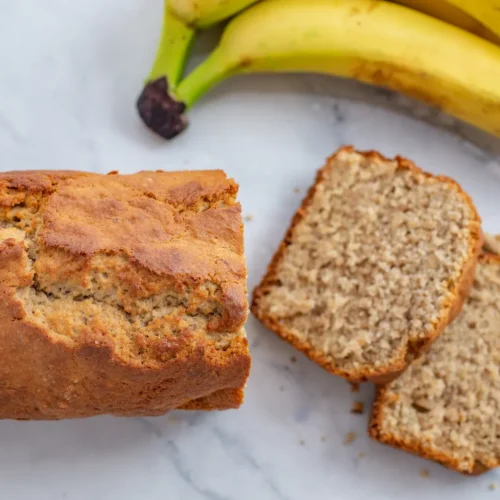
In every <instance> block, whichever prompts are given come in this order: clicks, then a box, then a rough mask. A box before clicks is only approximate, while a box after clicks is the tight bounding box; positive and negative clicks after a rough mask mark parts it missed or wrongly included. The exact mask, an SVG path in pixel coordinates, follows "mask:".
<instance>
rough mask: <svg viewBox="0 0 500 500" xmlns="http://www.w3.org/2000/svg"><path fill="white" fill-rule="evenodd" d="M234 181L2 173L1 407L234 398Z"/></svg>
mask: <svg viewBox="0 0 500 500" xmlns="http://www.w3.org/2000/svg"><path fill="white" fill-rule="evenodd" d="M237 191H238V186H237V184H236V183H235V182H234V181H232V180H230V179H227V178H226V176H225V174H224V173H223V172H221V171H209V172H168V173H166V172H141V173H138V174H135V175H118V174H116V173H112V174H109V175H98V174H87V173H80V172H62V171H54V172H42V171H38V172H37V171H33V172H9V173H3V174H0V226H1V229H0V299H1V300H0V357H1V358H2V363H0V418H15V419H60V418H71V417H86V416H91V415H98V414H105V413H110V414H114V415H159V414H162V413H164V412H166V411H168V410H170V409H174V408H185V409H207V410H212V409H225V408H235V407H238V406H239V405H240V404H241V401H242V397H243V388H244V385H245V381H246V379H247V376H248V372H249V367H250V357H249V353H248V344H247V340H246V337H245V332H244V329H243V326H244V323H245V320H246V317H247V291H246V266H245V260H244V254H243V225H242V221H241V214H240V205H239V204H238V203H237V202H236V195H237Z"/></svg>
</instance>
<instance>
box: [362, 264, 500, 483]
mask: <svg viewBox="0 0 500 500" xmlns="http://www.w3.org/2000/svg"><path fill="white" fill-rule="evenodd" d="M499 415H500V257H498V256H495V257H493V256H485V257H483V258H482V259H481V263H480V265H479V266H478V269H477V275H476V280H475V282H474V286H473V288H472V290H471V293H470V296H469V298H468V299H467V302H466V304H465V306H464V308H463V311H462V313H461V314H460V316H459V317H458V318H457V319H456V320H455V321H454V322H453V323H452V324H451V325H450V326H449V327H448V328H447V329H446V330H445V332H444V333H443V335H441V336H440V338H439V339H438V340H437V341H436V342H435V343H434V344H433V345H432V347H431V348H430V349H429V352H428V353H427V354H426V355H425V356H422V357H421V358H420V359H418V360H416V361H415V362H414V363H413V364H412V365H410V367H409V368H408V370H406V371H405V372H404V373H403V374H402V375H401V377H399V378H398V379H397V380H395V381H393V382H391V383H390V384H389V385H387V386H386V387H384V388H382V389H381V390H380V391H379V395H378V397H377V400H376V402H375V410H374V414H373V417H372V426H371V434H372V436H373V437H375V438H376V439H379V440H380V441H382V442H385V443H389V444H393V445H395V446H399V447H402V448H405V449H408V450H410V451H413V452H416V453H418V454H421V455H423V456H425V457H427V458H431V459H434V460H437V461H439V462H441V463H443V464H445V465H447V466H449V467H452V468H454V469H457V470H458V471H460V472H463V473H468V474H473V473H478V472H482V471H484V470H486V469H490V468H492V467H496V466H498V465H500V418H499Z"/></svg>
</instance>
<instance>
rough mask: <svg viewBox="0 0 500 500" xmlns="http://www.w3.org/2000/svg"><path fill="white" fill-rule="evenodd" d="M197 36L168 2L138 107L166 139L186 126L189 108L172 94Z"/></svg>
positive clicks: (150, 124) (147, 122) (146, 123)
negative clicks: (154, 54) (152, 62)
mask: <svg viewBox="0 0 500 500" xmlns="http://www.w3.org/2000/svg"><path fill="white" fill-rule="evenodd" d="M195 33H196V31H195V29H194V28H192V27H191V26H188V25H187V24H185V23H184V22H182V21H181V20H180V19H179V18H178V17H177V16H176V15H175V14H174V13H173V12H172V11H171V10H170V8H169V7H168V2H167V1H166V0H165V12H164V16H163V29H162V35H161V41H160V44H159V46H158V52H157V54H156V58H155V62H154V65H153V68H152V70H151V73H150V74H149V77H148V79H147V81H146V83H145V85H144V89H143V90H142V92H141V95H140V96H139V97H138V99H137V104H136V106H137V111H138V112H139V116H140V117H141V119H142V121H143V122H144V124H145V125H146V126H147V127H148V128H149V129H151V130H152V131H153V132H155V133H156V134H158V135H160V136H162V137H164V138H165V139H171V138H172V137H174V136H176V135H177V134H179V133H180V132H182V131H183V130H184V129H185V128H186V126H187V121H186V118H185V117H184V110H185V108H186V107H185V105H184V104H183V103H182V102H180V101H178V100H177V99H176V98H175V97H174V96H173V92H174V90H175V88H176V86H177V84H178V83H179V81H180V79H181V78H182V75H183V73H184V68H185V65H186V60H187V58H188V55H189V51H190V48H191V44H192V42H193V39H194V35H195Z"/></svg>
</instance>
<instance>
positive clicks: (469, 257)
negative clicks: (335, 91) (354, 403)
mask: <svg viewBox="0 0 500 500" xmlns="http://www.w3.org/2000/svg"><path fill="white" fill-rule="evenodd" d="M480 245H481V231H480V219H479V217H478V215H477V212H476V210H475V208H474V206H473V204H472V202H471V200H470V199H469V197H468V196H467V195H466V194H465V193H464V192H463V191H462V190H461V189H460V187H459V186H458V185H457V184H456V183H455V182H453V181H452V180H450V179H447V178H443V177H434V176H432V175H430V174H427V173H424V172H422V171H421V170H420V169H418V168H417V167H415V166H414V165H413V164H412V163H411V162H409V161H407V160H404V159H402V158H396V159H394V160H388V159H386V158H384V157H382V156H381V155H379V154H378V153H374V152H369V153H358V152H355V151H354V150H353V149H352V148H342V149H341V150H340V151H339V152H337V154H335V155H334V156H333V157H331V158H330V159H329V160H328V162H327V164H326V166H325V167H324V168H323V169H321V170H320V171H319V173H318V176H317V179H316V183H315V185H314V186H313V187H312V188H311V190H310V192H309V194H308V196H307V198H306V199H305V201H304V203H303V205H302V207H301V208H300V210H299V211H298V212H297V214H296V216H295V218H294V219H293V221H292V225H291V228H290V229H289V231H288V233H287V235H286V237H285V240H284V241H283V243H282V244H281V246H280V248H279V250H278V252H277V254H276V255H275V257H274V259H273V261H272V263H271V265H270V267H269V269H268V273H267V275H266V276H265V278H264V279H263V281H262V283H261V285H260V286H259V287H257V289H256V291H255V294H254V300H253V304H252V311H253V313H254V314H255V315H256V316H257V317H258V318H259V319H260V320H261V321H262V322H263V323H264V324H265V325H267V326H268V327H269V328H270V329H271V330H273V331H275V332H276V333H278V334H279V335H281V336H282V337H283V338H285V339H286V340H288V341H289V342H291V343H292V344H294V345H295V346H296V347H297V348H298V349H300V350H302V351H304V352H306V353H307V354H308V355H309V356H310V357H311V358H312V359H314V360H315V361H317V362H318V363H320V364H321V365H322V366H324V367H325V368H326V369H327V370H329V371H331V372H332V373H335V374H338V375H341V376H344V377H346V378H347V379H349V380H352V381H360V380H366V379H376V378H377V377H383V376H386V375H391V374H395V373H397V372H399V371H400V370H402V369H403V368H404V367H405V366H406V365H407V363H408V362H409V361H410V360H411V359H412V358H413V357H414V356H416V355H417V354H418V352H419V351H420V350H421V349H422V348H423V347H424V346H425V345H427V344H429V343H430V342H431V341H432V340H433V339H434V338H435V337H436V336H437V335H439V333H440V332H441V331H442V329H443V328H444V327H445V325H446V324H447V323H448V322H449V320H450V319H451V318H452V317H453V315H455V314H456V313H457V312H458V311H459V309H460V304H461V301H462V300H463V295H464V291H465V289H466V288H467V284H468V283H469V282H470V281H471V279H470V276H471V275H472V273H473V271H474V266H475V262H476V260H477V255H478V253H479V250H480Z"/></svg>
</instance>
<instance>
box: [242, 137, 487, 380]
mask: <svg viewBox="0 0 500 500" xmlns="http://www.w3.org/2000/svg"><path fill="white" fill-rule="evenodd" d="M344 152H349V153H353V152H356V153H358V154H360V155H362V156H364V157H365V158H372V159H374V160H379V161H396V162H397V163H398V169H406V170H410V171H411V172H413V173H415V174H422V175H424V176H425V177H429V178H436V179H439V180H441V181H443V182H447V183H449V184H453V185H454V186H456V188H457V189H458V191H459V193H460V194H461V195H462V196H463V197H464V200H465V201H466V203H468V204H469V205H470V207H471V208H472V212H473V213H474V214H475V220H476V222H477V225H476V227H477V230H473V231H472V238H473V241H472V243H473V244H472V245H471V247H472V249H471V253H470V256H469V259H468V260H467V262H466V265H465V266H464V268H463V269H462V273H461V277H460V279H459V280H458V282H457V283H456V284H455V286H454V287H453V290H452V292H453V297H454V300H452V301H450V302H449V303H447V304H445V305H444V306H443V312H442V314H441V316H440V318H439V319H438V320H437V321H436V324H435V328H434V330H433V331H432V332H431V333H430V334H429V335H427V337H426V338H425V339H424V340H423V341H420V342H418V343H415V342H413V343H409V344H408V345H407V347H406V350H405V351H404V352H402V354H401V356H400V358H399V359H398V360H397V362H396V363H394V364H392V365H391V366H387V367H383V368H372V369H370V370H359V371H357V372H356V373H354V374H353V373H352V372H347V371H346V370H343V369H341V368H338V367H337V366H335V365H334V364H333V363H332V362H331V361H330V360H329V359H328V357H327V356H325V355H324V353H322V352H321V351H318V350H316V349H315V348H314V347H313V346H312V345H311V344H310V343H309V342H303V341H300V340H298V339H297V337H296V336H295V335H293V334H292V333H291V332H289V331H287V330H286V329H285V328H283V327H282V326H281V325H280V324H279V322H278V321H275V320H274V319H273V318H270V317H268V316H266V315H264V314H261V312H260V308H259V300H260V298H261V297H262V296H263V295H264V294H265V292H266V291H267V287H268V286H269V285H270V284H271V283H272V282H273V281H274V280H275V279H276V271H277V267H278V264H279V262H280V261H281V259H282V258H283V257H284V255H285V253H286V250H287V248H288V246H289V245H290V244H291V242H292V240H293V236H294V233H295V227H296V226H297V225H298V224H299V223H300V222H301V221H302V219H303V218H304V217H305V215H306V214H307V211H308V209H309V207H310V205H311V204H312V200H313V198H314V195H315V194H316V189H317V186H318V185H319V184H321V183H322V182H323V181H324V180H325V179H326V176H327V175H328V170H329V168H330V164H331V162H332V161H334V160H335V159H336V157H337V156H338V155H339V154H341V153H344ZM480 227H481V219H480V217H479V215H478V213H477V210H476V208H475V206H474V204H473V202H472V199H471V198H470V196H469V195H468V194H467V193H466V192H465V191H464V190H463V189H462V188H461V186H460V185H459V184H458V183H457V182H456V181H455V180H453V179H451V178H449V177H446V176H435V175H432V174H430V173H428V172H424V171H423V170H422V169H420V168H419V167H417V166H416V165H415V164H414V163H412V162H411V161H409V160H407V159H405V158H402V157H400V156H396V157H395V158H394V160H391V159H389V158H386V157H385V156H383V155H381V154H380V153H378V152H377V151H356V150H355V149H354V147H353V146H344V147H342V148H340V149H339V150H337V152H336V153H334V154H333V155H332V156H331V157H329V158H328V159H327V161H326V164H325V166H323V167H322V168H321V169H319V170H318V172H317V174H316V179H315V182H314V183H313V185H312V186H311V187H310V188H309V191H308V193H307V195H306V197H305V198H304V200H303V202H302V204H301V206H300V207H299V209H298V210H297V212H296V213H295V216H294V217H293V219H292V222H291V224H290V226H289V228H288V230H287V232H286V235H285V237H284V239H283V241H282V242H281V244H280V246H279V248H278V250H277V251H276V253H275V254H274V257H273V258H272V260H271V262H270V264H269V266H268V268H267V272H266V274H265V275H264V277H263V279H262V281H261V283H260V284H259V285H258V286H257V287H256V288H255V290H254V292H253V300H252V304H251V311H252V313H253V314H254V316H255V317H256V318H258V319H259V320H260V321H261V322H262V324H263V325H264V326H266V327H267V328H269V329H270V330H271V331H273V332H274V333H276V334H277V335H279V336H280V337H281V338H283V339H284V340H286V341H287V342H289V343H290V344H292V345H293V346H294V347H295V348H296V349H298V350H299V351H302V352H303V353H304V354H305V355H306V356H308V357H309V358H310V359H311V360H313V361H314V362H315V363H317V364H319V365H320V366H322V367H323V368H324V369H325V370H327V371H328V372H330V373H332V374H334V375H339V376H341V377H344V378H346V379H347V380H349V381H350V382H364V381H367V380H371V381H373V382H375V383H377V384H382V383H386V382H389V381H390V380H393V379H394V378H396V377H397V376H398V375H400V374H401V373H402V372H403V371H404V369H405V368H406V367H407V366H408V364H409V363H410V362H411V361H412V360H413V359H415V358H416V357H418V356H419V355H420V354H421V353H423V352H424V351H425V349H426V348H427V347H428V346H429V345H430V344H431V343H432V342H433V341H434V340H435V339H436V338H437V337H438V336H439V335H440V334H441V333H442V332H443V330H444V329H445V328H446V326H447V325H448V324H449V323H450V322H451V321H453V319H455V317H456V316H457V315H458V314H459V313H460V311H461V309H462V305H463V303H464V301H465V298H466V297H467V295H468V292H469V289H470V287H471V285H472V283H473V281H474V276H475V269H476V264H477V259H478V256H479V254H480V252H481V248H482V245H483V235H482V232H481V229H480Z"/></svg>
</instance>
